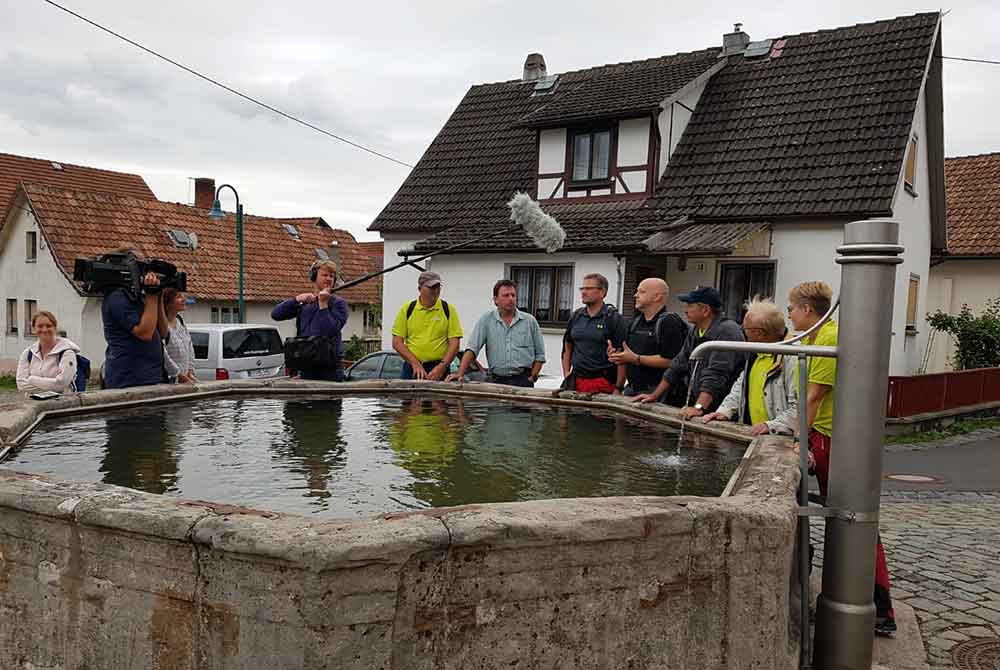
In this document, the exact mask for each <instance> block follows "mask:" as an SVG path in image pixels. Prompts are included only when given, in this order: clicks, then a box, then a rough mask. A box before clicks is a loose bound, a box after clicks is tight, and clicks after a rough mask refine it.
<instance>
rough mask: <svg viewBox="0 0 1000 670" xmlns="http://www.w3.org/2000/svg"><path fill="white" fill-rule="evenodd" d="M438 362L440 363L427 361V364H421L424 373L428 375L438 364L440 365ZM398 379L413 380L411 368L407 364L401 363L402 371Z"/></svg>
mask: <svg viewBox="0 0 1000 670" xmlns="http://www.w3.org/2000/svg"><path fill="white" fill-rule="evenodd" d="M440 362H441V361H428V362H427V363H423V366H424V372H426V373H428V374H430V371H431V370H433V369H434V368H436V367H437V365H438V363H440ZM399 378H400V379H413V366H412V365H410V364H409V363H408V362H404V363H403V371H402V373H401V374H400V375H399Z"/></svg>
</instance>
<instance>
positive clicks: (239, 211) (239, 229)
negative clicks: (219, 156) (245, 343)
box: [233, 190, 247, 323]
mask: <svg viewBox="0 0 1000 670" xmlns="http://www.w3.org/2000/svg"><path fill="white" fill-rule="evenodd" d="M235 192H236V191H235V190H234V191H233V193H235ZM236 240H237V241H238V242H239V245H240V323H246V322H247V320H246V315H247V313H246V310H245V308H244V300H243V205H241V204H240V198H239V196H236Z"/></svg>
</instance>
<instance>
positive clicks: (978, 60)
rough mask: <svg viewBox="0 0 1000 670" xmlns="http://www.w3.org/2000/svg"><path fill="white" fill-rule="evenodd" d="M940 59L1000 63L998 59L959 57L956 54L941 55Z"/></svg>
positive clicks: (990, 63)
mask: <svg viewBox="0 0 1000 670" xmlns="http://www.w3.org/2000/svg"><path fill="white" fill-rule="evenodd" d="M941 59H942V60H961V61H965V62H966V63H987V64H989V65H1000V60H984V59H982V58H959V57H958V56H941Z"/></svg>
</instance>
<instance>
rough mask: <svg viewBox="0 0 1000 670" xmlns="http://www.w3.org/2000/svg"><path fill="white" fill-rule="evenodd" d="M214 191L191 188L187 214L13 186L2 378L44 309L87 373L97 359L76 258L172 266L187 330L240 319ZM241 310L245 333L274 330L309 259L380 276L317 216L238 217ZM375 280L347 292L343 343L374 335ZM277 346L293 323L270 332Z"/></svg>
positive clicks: (202, 184) (93, 302) (3, 232)
mask: <svg viewBox="0 0 1000 670" xmlns="http://www.w3.org/2000/svg"><path fill="white" fill-rule="evenodd" d="M214 192H215V189H214V181H213V180H211V179H199V180H197V184H196V193H195V205H194V206H191V205H186V204H180V203H172V202H161V201H159V200H156V199H147V198H139V197H135V196H134V195H132V194H127V193H116V192H110V191H102V192H98V191H90V190H79V189H71V188H67V187H65V186H64V185H52V184H43V183H35V182H25V181H22V182H20V183H19V184H18V186H17V188H16V190H15V192H14V195H13V196H12V197H11V199H10V205H9V207H8V209H7V211H6V215H5V217H4V218H3V224H4V225H3V228H2V229H0V286H2V287H3V294H4V295H3V296H2V297H3V298H4V303H3V305H2V307H3V310H4V312H3V324H4V333H3V337H2V338H0V361H3V362H4V363H5V367H7V368H9V367H10V365H11V363H12V362H15V361H16V358H17V356H18V355H19V354H20V353H21V351H23V349H24V348H25V347H26V346H28V344H30V342H31V341H32V339H33V334H32V332H31V326H30V322H31V316H32V315H33V314H34V313H35V311H37V310H41V309H46V310H49V311H52V312H54V313H55V314H56V316H57V318H58V319H59V327H60V330H64V331H65V332H66V334H67V336H68V337H69V338H70V339H72V340H74V341H75V342H77V344H79V345H80V346H81V347H82V348H83V351H84V352H85V353H86V354H87V356H89V357H90V358H91V359H92V360H93V361H94V362H95V363H96V364H100V363H101V362H102V361H103V359H104V349H105V343H104V338H103V330H102V324H101V313H100V304H101V297H100V296H95V295H88V294H87V293H86V292H85V291H84V287H83V286H82V285H81V284H80V283H78V282H75V281H74V280H73V267H74V260H75V259H76V258H93V257H95V256H97V255H99V254H101V253H104V252H107V251H110V250H113V249H116V248H123V247H128V248H132V249H135V250H136V251H137V252H138V253H139V254H140V255H141V256H143V257H145V258H160V259H163V260H166V261H168V262H170V263H173V264H174V265H176V266H177V267H178V269H180V270H182V271H184V272H186V273H187V275H188V292H187V296H188V299H189V303H191V304H189V307H188V310H187V312H186V313H185V320H186V321H187V322H188V323H189V324H191V323H210V322H214V323H219V322H222V323H225V322H230V321H235V320H236V319H237V318H238V310H237V304H238V302H237V300H238V287H239V260H238V259H239V256H238V246H237V244H236V237H235V225H236V224H235V217H234V215H233V214H227V215H226V218H225V219H224V220H215V219H212V218H210V217H209V216H208V213H209V209H210V206H211V202H212V200H213V198H214ZM244 240H245V241H244V252H245V271H244V284H245V290H244V294H245V300H246V311H247V318H246V321H247V322H248V323H268V324H270V323H274V322H272V321H271V318H270V312H271V309H272V308H273V307H274V305H275V304H276V303H278V302H279V301H281V300H284V299H285V298H288V297H290V296H293V295H296V294H298V293H302V292H304V291H307V290H309V289H310V287H311V282H310V281H309V278H308V270H309V267H310V265H311V264H312V263H314V262H315V261H316V260H317V259H332V260H334V261H335V262H337V264H338V268H339V278H340V279H342V280H344V281H347V280H350V279H353V278H355V277H359V276H361V275H364V274H367V273H369V272H372V271H374V270H376V269H377V268H378V267H379V266H380V261H379V260H378V259H376V258H375V257H373V255H372V252H371V251H365V250H362V248H361V247H360V245H359V244H358V242H357V241H356V240H355V238H354V236H353V235H351V234H350V233H349V232H347V231H344V230H336V229H333V228H331V227H330V226H329V225H328V224H327V222H326V221H324V220H323V219H322V218H321V217H311V218H268V217H261V216H252V215H245V216H244ZM379 284H380V282H378V281H377V280H376V281H371V282H367V283H363V284H360V285H358V286H355V287H352V288H348V289H346V290H344V291H343V292H342V293H341V294H340V295H341V297H343V298H344V299H345V300H347V302H348V304H349V319H348V323H347V326H346V327H345V330H344V336H345V338H350V337H351V336H352V335H358V336H359V337H362V338H368V339H371V338H377V337H378V336H379V328H378V322H379V320H378V314H377V313H376V312H375V309H374V306H375V305H377V304H378V303H379V291H380V286H379ZM275 325H277V326H278V328H279V330H280V331H281V333H282V336H284V337H289V336H292V335H294V329H295V326H294V322H293V321H286V322H280V323H276V324H275Z"/></svg>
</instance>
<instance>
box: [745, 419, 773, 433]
mask: <svg viewBox="0 0 1000 670" xmlns="http://www.w3.org/2000/svg"><path fill="white" fill-rule="evenodd" d="M770 432H771V427H770V426H769V425H767V423H765V422H764V421H761V422H760V423H755V424H754V425H753V427H752V428H751V429H750V434H751V435H767V434H769V433H770Z"/></svg>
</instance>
